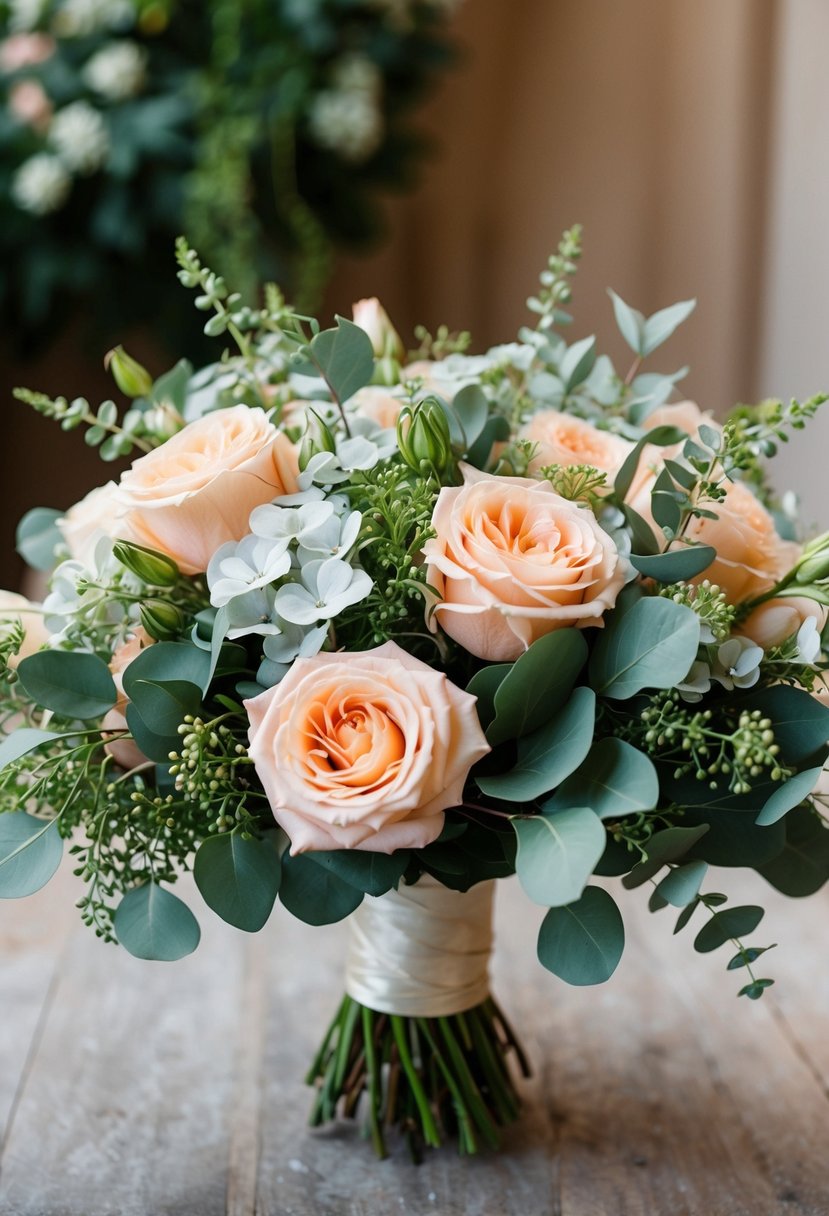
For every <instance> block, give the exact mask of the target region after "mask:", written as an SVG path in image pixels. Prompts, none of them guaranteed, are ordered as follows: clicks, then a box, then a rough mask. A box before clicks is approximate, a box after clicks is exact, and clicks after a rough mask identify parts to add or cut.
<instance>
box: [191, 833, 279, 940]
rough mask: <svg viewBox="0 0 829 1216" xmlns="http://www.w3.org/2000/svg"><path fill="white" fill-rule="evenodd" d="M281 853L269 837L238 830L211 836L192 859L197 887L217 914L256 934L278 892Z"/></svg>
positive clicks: (230, 922) (229, 922) (232, 923)
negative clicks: (246, 835)
mask: <svg viewBox="0 0 829 1216" xmlns="http://www.w3.org/2000/svg"><path fill="white" fill-rule="evenodd" d="M281 868H282V867H281V863H280V859H279V854H278V852H277V851H276V849H275V848H274V847H273V845H272V843H271V842H270V841H269V840H256V839H254V838H252V837H251V838H249V839H247V840H246V839H245V838H244V837H243V836H241V835H240V834H239V833H238V832H233V833H230V832H228V833H223V834H222V835H220V836H209V837H208V838H207V839H206V840H204V841H203V842H202V844H201V845H200V846H199V848H198V851H197V852H196V857H195V860H194V862H193V875H194V877H195V880H196V886H197V887H198V888H199V891H200V892H201V895H202V898H203V899H204V902H205V903H206V904H207V906H208V907H209V908H211V909H212V910H213V911H214V912H215V913H216V915H217V916H220V917H221V918H222V920H224V921H227V923H228V924H230V925H235V927H236V928H237V929H243V930H244V931H245V932H246V933H256V932H258V930H259V929H261V928H262V926H263V925H264V924H265V923H266V921H267V919H268V917H269V916H270V914H271V910H272V908H273V905H274V901H275V900H276V896H277V893H278V891H279V878H280V872H281Z"/></svg>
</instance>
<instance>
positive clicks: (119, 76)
mask: <svg viewBox="0 0 829 1216" xmlns="http://www.w3.org/2000/svg"><path fill="white" fill-rule="evenodd" d="M83 74H84V78H85V79H86V82H87V84H88V85H89V87H90V88H91V89H94V90H95V92H96V93H100V94H101V96H102V97H106V98H107V100H108V101H124V100H125V99H126V98H128V97H134V96H135V95H136V93H138V92H139V91H140V90H141V87H142V85H143V84H144V81H145V79H146V76H147V52H146V51H145V50H144V48H143V47H141V46H139V45H138V43H136V42H129V41H127V40H126V39H124V40H123V41H120V42H111V43H110V44H109V46H105V47H102V48H101V50H100V51H98V52H97V53H96V54H95V55H93V56H92V58H91V59H90V60H89V62H88V63H87V65H86V67H85V68H84V72H83Z"/></svg>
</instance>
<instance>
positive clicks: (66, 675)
mask: <svg viewBox="0 0 829 1216" xmlns="http://www.w3.org/2000/svg"><path fill="white" fill-rule="evenodd" d="M17 674H18V676H19V678H20V683H21V684H22V685H23V687H24V689H25V690H26V693H27V694H28V696H29V697H31V699H32V700H33V701H34V703H35V704H36V705H42V706H43V708H44V709H51V710H53V711H54V712H55V713H56V714H60V715H61V716H62V717H64V718H81V719H87V718H100V717H102V715H103V714H105V713H106V712H107V710H108V709H112V707H113V705H114V704H115V700H116V697H117V695H118V694H117V692H116V689H115V684H114V683H113V680H112V676H111V675H110V671H109V668H108V667H107V665H106V663H105V662H104V661H103V659H99V658H98V656H97V655H94V654H78V653H72V652H70V651H68V650H40V651H38V653H37V654H32V655H29V657H28V658H27V659H23V660H22V662H21V663H20V664H19V665H18V668H17Z"/></svg>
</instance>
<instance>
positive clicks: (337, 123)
mask: <svg viewBox="0 0 829 1216" xmlns="http://www.w3.org/2000/svg"><path fill="white" fill-rule="evenodd" d="M308 127H309V130H310V133H311V137H312V139H313V140H314V142H315V143H317V144H319V146H320V147H321V148H328V149H330V150H331V151H332V152H337V153H339V155H340V156H342V157H343V159H344V160H350V161H354V162H360V161H364V160H368V158H369V157H370V156H371V154H372V153H373V152H375V151H376V150H377V148H378V147H379V146H380V143H381V142H382V139H383V115H382V114H381V112H380V109H379V107H378V105H377V102H376V101H375V99H374V97H372V95H371V94H370V93H366V92H365V91H363V90H353V89H352V90H348V91H346V90H344V89H324V90H323V91H322V92H321V93H318V94H317V96H316V97H315V98H314V100H313V102H312V103H311V109H310V113H309V115H308Z"/></svg>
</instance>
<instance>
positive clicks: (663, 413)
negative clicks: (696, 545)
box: [625, 401, 722, 536]
mask: <svg viewBox="0 0 829 1216" xmlns="http://www.w3.org/2000/svg"><path fill="white" fill-rule="evenodd" d="M703 425H704V426H710V427H711V428H712V430H715V431H719V432H722V427H721V426H720V424H719V422H717V420H716V419H715V418H713V417H712V415H711V413H710V411H708V410H705V411H703V410H701V409H700V408H699V406H698V405H697V404H696V402H695V401H678V402H676V403H675V404H673V405H660V406H659V408H658V409H655V410H654V411H653V413H652V414H649V415H648V417H647V418H646V419H645V421H644V422H643V423H642V426H643V428H644V430H646V431H652V430H654V429H655V428H656V427H658V426H675V427H678V428H679V429H680V430H681V431H685V433H686V435H688V436H689V438H691V439H699V428H700V427H701V426H703ZM683 446H684V441H683V442H682V443H677V444H672V445H669V446H667V447H659V446H657V445H656V444H648V445H647V446H646V447H645V448H644V450H643V451H642V454H641V456H640V457H639V466H638V468H637V470H636V473H635V474H634V477H633V481H632V482H631V484H630V489H629V490H628V492H627V495H626V496H625V501H626V502H627V503H629V505H630V506H631V507H633V509H634V511H636V512H637V513H638V514H639V515H641V516H642V518H643V519H644V520H645V521H646V523H648V524H649V525H650V527H651V528H652V530H653V531H654V532H655V533H656V535H657V536H661V531H660V529H659V528H658V526H657V524H656V521H655V520H654V518H653V513H652V510H651V493H652V491H653V483H654V482H655V481H656V479H657V477H658V476H659V474H660V473H661V472H662V469H663V468H664V465H665V461H666V460H679V459H680V458H681V455H682V448H683Z"/></svg>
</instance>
